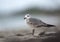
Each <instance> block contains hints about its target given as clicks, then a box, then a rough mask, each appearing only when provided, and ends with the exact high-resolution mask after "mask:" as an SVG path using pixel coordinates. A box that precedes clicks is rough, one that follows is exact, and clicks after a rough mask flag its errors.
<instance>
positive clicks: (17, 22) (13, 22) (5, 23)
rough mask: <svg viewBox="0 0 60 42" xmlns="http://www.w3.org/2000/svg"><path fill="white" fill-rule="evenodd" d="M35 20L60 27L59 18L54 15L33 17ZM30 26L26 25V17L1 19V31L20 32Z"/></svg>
mask: <svg viewBox="0 0 60 42" xmlns="http://www.w3.org/2000/svg"><path fill="white" fill-rule="evenodd" d="M32 16H33V17H34V18H39V19H41V20H42V21H44V22H45V23H48V24H53V25H59V24H60V23H59V18H60V17H59V16H54V15H53V16H52V15H42V14H41V15H37V14H36V15H34V14H33V15H32ZM27 28H28V26H27V25H26V24H25V21H24V15H20V16H14V17H11V16H10V17H7V18H3V19H0V30H19V29H27Z"/></svg>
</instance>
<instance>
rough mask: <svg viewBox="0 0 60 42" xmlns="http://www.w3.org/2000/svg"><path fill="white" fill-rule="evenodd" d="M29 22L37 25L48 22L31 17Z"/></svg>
mask: <svg viewBox="0 0 60 42" xmlns="http://www.w3.org/2000/svg"><path fill="white" fill-rule="evenodd" d="M29 22H30V23H31V24H32V25H35V26H41V25H46V23H44V22H42V21H41V20H39V19H36V18H30V19H29Z"/></svg>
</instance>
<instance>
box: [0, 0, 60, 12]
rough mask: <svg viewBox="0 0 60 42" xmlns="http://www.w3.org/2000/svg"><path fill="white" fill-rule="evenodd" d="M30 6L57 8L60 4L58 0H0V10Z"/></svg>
mask: <svg viewBox="0 0 60 42" xmlns="http://www.w3.org/2000/svg"><path fill="white" fill-rule="evenodd" d="M32 6H36V7H39V8H42V9H47V10H50V9H57V8H58V7H59V6H60V0H0V11H1V12H3V11H4V12H11V11H12V10H22V9H26V8H28V7H32Z"/></svg>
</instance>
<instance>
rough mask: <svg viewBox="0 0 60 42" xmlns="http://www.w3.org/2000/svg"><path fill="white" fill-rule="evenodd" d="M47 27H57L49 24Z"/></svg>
mask: <svg viewBox="0 0 60 42" xmlns="http://www.w3.org/2000/svg"><path fill="white" fill-rule="evenodd" d="M47 27H56V26H55V25H50V24H47Z"/></svg>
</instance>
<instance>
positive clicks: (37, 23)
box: [24, 14, 55, 35]
mask: <svg viewBox="0 0 60 42" xmlns="http://www.w3.org/2000/svg"><path fill="white" fill-rule="evenodd" d="M24 20H25V22H26V23H27V24H28V25H29V26H30V27H31V28H33V30H32V35H34V32H35V28H36V29H38V28H40V29H41V34H44V32H45V31H46V30H47V28H50V27H55V25H51V24H47V23H45V22H43V21H42V20H40V19H37V18H33V17H32V16H31V15H30V14H26V15H25V17H24ZM41 27H44V28H41ZM45 28H46V29H45Z"/></svg>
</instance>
